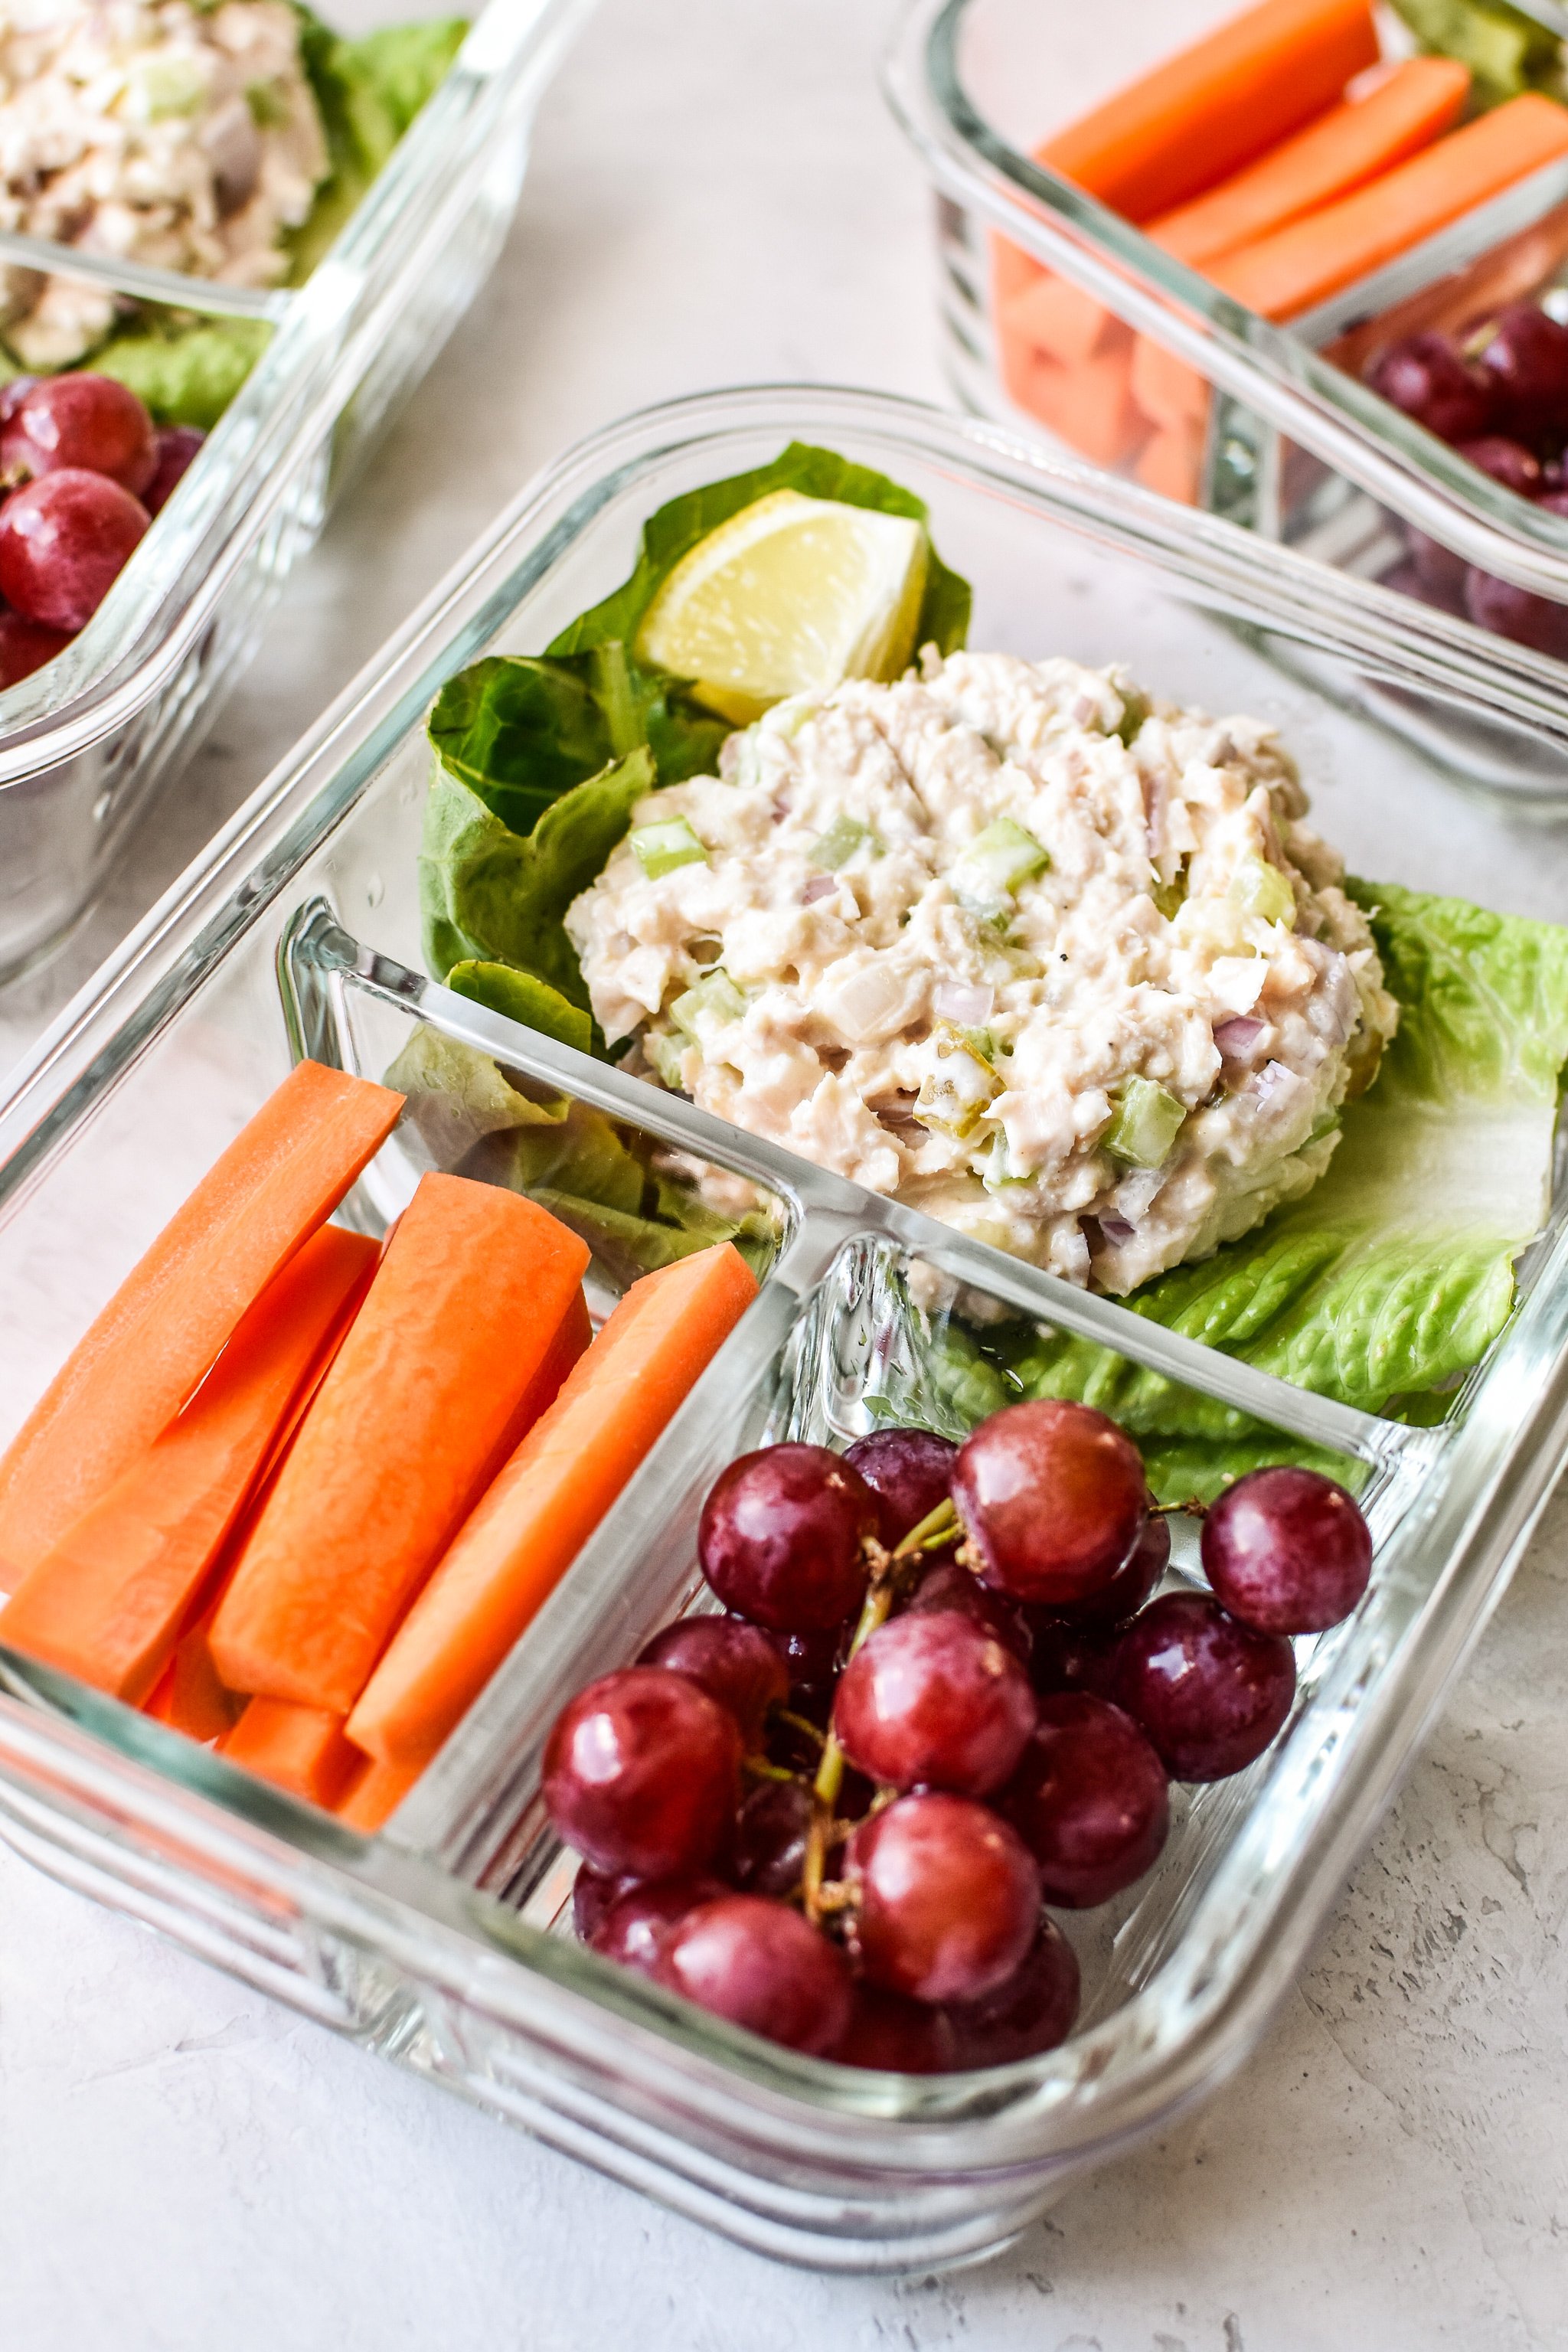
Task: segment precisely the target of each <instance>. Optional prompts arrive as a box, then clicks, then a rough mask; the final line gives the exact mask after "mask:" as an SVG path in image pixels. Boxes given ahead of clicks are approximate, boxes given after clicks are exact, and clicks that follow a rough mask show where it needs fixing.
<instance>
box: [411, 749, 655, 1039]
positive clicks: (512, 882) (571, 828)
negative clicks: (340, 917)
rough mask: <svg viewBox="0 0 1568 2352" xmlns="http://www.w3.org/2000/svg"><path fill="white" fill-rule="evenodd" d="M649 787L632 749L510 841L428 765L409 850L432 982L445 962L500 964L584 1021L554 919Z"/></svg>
mask: <svg viewBox="0 0 1568 2352" xmlns="http://www.w3.org/2000/svg"><path fill="white" fill-rule="evenodd" d="M653 782H654V774H653V760H652V757H651V755H650V754H649V753H648V752H647V751H646V750H641V751H632V752H630V753H628V755H627V756H626V759H624V760H618V761H616V762H615V764H614V765H613V766H611V767H607V768H605V769H604V770H603V771H602V772H600V773H599V774H598V775H595V776H591V777H590V778H589V779H588V781H587V782H585V783H581V784H577V785H575V786H574V789H573V790H572V791H571V792H568V793H563V794H562V796H561V798H560V799H559V800H557V801H555V802H553V803H552V805H551V806H550V807H549V808H547V809H546V810H545V812H544V814H543V815H542V817H541V818H540V819H539V822H538V824H535V825H534V827H533V829H532V831H531V832H530V833H528V834H518V833H514V832H513V831H512V830H511V828H510V825H507V824H503V823H502V822H501V819H500V817H499V816H497V815H496V814H494V812H493V810H491V809H489V807H487V806H486V804H485V803H484V802H483V801H482V800H481V799H480V798H479V795H478V793H473V792H470V791H469V789H468V785H467V784H465V783H460V782H458V778H457V777H456V776H453V775H449V774H448V773H447V771H446V769H445V768H444V767H437V771H436V773H435V776H434V778H433V780H432V782H431V785H430V796H429V798H428V800H427V801H426V804H425V832H424V838H423V841H422V843H421V845H420V852H419V893H420V906H421V909H422V912H423V915H424V927H425V955H426V961H427V963H428V965H429V968H430V970H431V971H433V972H434V973H435V975H436V977H437V980H444V979H445V978H446V976H447V973H448V972H449V971H451V969H452V967H453V965H454V964H459V963H467V962H477V963H499V964H509V965H510V966H511V968H512V969H513V970H514V971H520V972H528V973H531V975H532V977H533V978H534V979H535V980H536V981H541V982H543V984H544V985H545V987H546V988H548V989H552V990H553V991H554V992H555V993H556V994H557V995H558V996H561V997H563V998H564V999H565V1002H566V1003H567V1004H568V1005H575V1006H576V1007H577V1008H578V1009H579V1011H581V1012H584V1013H585V1012H586V1011H587V1008H588V992H587V990H586V988H585V987H584V983H583V974H582V972H581V971H580V970H579V968H578V963H577V958H576V955H575V953H574V950H573V947H572V942H571V940H569V939H568V938H567V936H566V933H565V930H564V929H563V925H562V917H563V915H564V914H565V912H566V909H567V908H568V907H569V906H570V905H571V903H572V901H573V899H574V898H576V896H577V894H578V892H579V891H581V890H585V889H586V888H587V887H588V885H589V883H590V882H591V881H593V879H594V877H595V875H596V874H598V873H600V872H601V871H602V870H603V867H604V865H605V859H606V858H607V857H608V856H609V855H610V852H611V851H612V850H613V849H614V848H615V846H616V843H617V842H618V841H619V840H620V839H621V836H622V835H623V834H624V833H625V832H626V828H627V826H628V825H629V824H630V823H631V815H632V810H633V808H634V807H635V806H636V804H637V802H638V801H639V800H641V799H642V798H643V796H644V794H645V793H649V792H651V791H652V790H653ZM533 1025H534V1026H535V1027H539V1026H541V1025H542V1024H541V1022H540V1021H539V1020H537V1019H536V1020H535V1021H534V1023H533ZM552 1034H557V1035H558V1034H560V1030H559V1028H557V1029H556V1030H555V1031H553V1032H552Z"/></svg>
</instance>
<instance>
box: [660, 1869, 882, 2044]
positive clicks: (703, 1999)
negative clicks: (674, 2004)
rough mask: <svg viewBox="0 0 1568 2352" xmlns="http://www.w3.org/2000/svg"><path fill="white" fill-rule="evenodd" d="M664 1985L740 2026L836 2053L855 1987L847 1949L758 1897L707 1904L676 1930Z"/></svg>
mask: <svg viewBox="0 0 1568 2352" xmlns="http://www.w3.org/2000/svg"><path fill="white" fill-rule="evenodd" d="M657 1975H658V1981H659V1983H661V1984H665V1985H668V1986H669V1988H670V1989H671V1990H672V1991H675V1992H682V1993H684V1994H685V1995H686V1998H687V2000H694V2001H696V2002H698V2003H699V2004H700V2007H702V2008H703V2009H710V2010H712V2011H714V2013H715V2014H716V2015H717V2016H720V2017H727V2018H728V2019H729V2020H730V2022H731V2024H732V2025H743V2026H746V2027H747V2028H749V2030H750V2031H751V2032H752V2033H762V2034H765V2035H766V2036H767V2038H768V2039H769V2041H771V2042H783V2043H784V2046H785V2048H786V2049H789V2050H804V2051H805V2052H807V2053H809V2054H810V2055H811V2056H813V2057H816V2058H831V2057H832V2056H833V2054H834V2053H835V2052H836V2051H837V2048H838V2046H839V2044H840V2042H842V2041H843V2039H844V2036H845V2033H846V2032H847V2028H848V2024H849V2015H850V2001H851V1985H850V1977H849V1969H848V1966H847V1962H846V1960H845V1958H844V1955H843V1953H842V1952H841V1951H840V1950H839V1949H838V1948H837V1945H836V1944H830V1943H829V1942H828V1940H827V1938H826V1936H822V1935H819V1934H818V1933H817V1931H816V1928H815V1927H810V1926H808V1925H807V1923H806V1922H805V1920H804V1919H803V1918H802V1917H801V1916H800V1913H799V1912H798V1911H791V1910H790V1909H788V1908H787V1906H785V1905H784V1904H783V1903H767V1902H764V1901H763V1898H762V1897H761V1896H760V1895H720V1896H719V1897H717V1898H716V1899H715V1900H714V1901H713V1902H711V1903H703V1904H700V1906H698V1908H697V1909H696V1910H695V1911H689V1912H688V1914H687V1916H686V1917H685V1918H684V1919H682V1920H681V1921H680V1922H679V1925H678V1926H676V1927H674V1928H672V1930H671V1931H670V1933H669V1935H668V1937H666V1938H665V1942H664V1948H663V1950H662V1952H661V1953H660V1955H659V1959H658V1969H657Z"/></svg>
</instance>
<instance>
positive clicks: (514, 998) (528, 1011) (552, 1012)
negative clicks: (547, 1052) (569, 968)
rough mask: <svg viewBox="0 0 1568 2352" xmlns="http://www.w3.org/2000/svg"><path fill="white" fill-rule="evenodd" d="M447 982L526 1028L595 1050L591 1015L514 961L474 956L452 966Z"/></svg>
mask: <svg viewBox="0 0 1568 2352" xmlns="http://www.w3.org/2000/svg"><path fill="white" fill-rule="evenodd" d="M447 987H448V988H449V989H451V990H453V991H454V992H455V993H456V994H457V995H458V996H467V997H468V998H469V999H470V1000H471V1001H472V1002H473V1003H475V1004H484V1005H488V1006H489V1010H490V1011H491V1012H492V1013H504V1014H505V1016H506V1018H507V1019H508V1020H509V1021H519V1022H521V1024H522V1025H523V1027H524V1028H525V1029H537V1030H538V1031H539V1032H540V1034H541V1035H542V1036H545V1037H553V1038H554V1040H555V1042H556V1044H557V1045H571V1046H574V1047H575V1049H576V1051H577V1052H578V1053H579V1054H591V1053H592V1052H593V1050H594V1024H593V1021H592V1019H591V1018H590V1016H589V1015H588V1014H587V1013H582V1012H579V1011H578V1009H577V1007H576V1005H574V1004H568V1003H567V1002H566V999H565V998H564V997H563V995H562V994H561V993H560V992H559V990H557V989H553V988H547V987H546V985H545V983H544V982H543V981H542V980H536V979H535V978H534V976H533V974H532V973H531V971H513V970H512V968H511V966H510V964H505V963H479V962H477V961H472V960H470V961H468V962H466V963H455V964H454V965H453V966H452V969H451V971H449V972H448V973H447Z"/></svg>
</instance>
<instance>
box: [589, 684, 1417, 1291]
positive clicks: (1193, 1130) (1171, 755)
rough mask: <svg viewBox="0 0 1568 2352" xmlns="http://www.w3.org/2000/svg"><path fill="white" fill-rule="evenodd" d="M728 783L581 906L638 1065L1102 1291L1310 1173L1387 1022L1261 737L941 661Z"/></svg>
mask: <svg viewBox="0 0 1568 2352" xmlns="http://www.w3.org/2000/svg"><path fill="white" fill-rule="evenodd" d="M718 765H719V769H720V773H719V774H718V775H707V776H699V777H696V778H694V779H692V780H690V781H689V782H684V783H681V784H678V785H675V786H672V787H670V788H668V789H667V790H664V791H661V792H658V793H653V794H652V795H650V796H649V797H648V798H647V800H646V801H645V802H643V803H642V804H641V805H640V806H639V808H638V809H637V813H636V815H635V818H634V822H633V826H632V830H631V832H630V833H629V834H628V835H627V837H626V840H625V841H624V842H623V843H622V845H621V846H620V847H619V848H618V849H617V850H616V853H615V855H614V856H613V857H612V858H611V859H610V862H609V864H608V865H607V866H606V867H605V871H604V872H603V874H602V875H601V876H600V877H599V878H598V879H597V880H596V881H595V883H594V884H593V885H592V887H589V888H588V889H587V890H585V891H584V892H583V893H582V895H581V896H580V897H579V898H576V899H575V900H574V902H573V904H572V907H571V908H570V910H569V912H568V915H567V918H566V929H567V931H568V934H569V936H570V938H571V940H572V943H573V945H574V948H575V949H576V950H577V952H578V954H579V956H580V958H581V961H582V969H583V976H584V981H585V982H586V984H587V988H588V991H589V995H590V998H591V1001H592V1004H593V1009H594V1013H595V1017H596V1019H597V1020H598V1022H599V1024H600V1025H601V1027H602V1028H603V1030H604V1033H605V1037H606V1039H607V1040H609V1041H610V1043H611V1044H612V1045H613V1044H615V1043H616V1042H617V1041H621V1040H626V1039H628V1038H629V1039H631V1040H633V1041H635V1042H634V1050H633V1053H632V1055H630V1057H629V1058H628V1061H627V1065H626V1066H628V1067H630V1068H632V1069H637V1070H641V1071H642V1072H643V1073H644V1074H646V1075H649V1076H655V1077H657V1078H658V1080H659V1081H660V1082H662V1083H663V1084H664V1085H666V1086H668V1087H676V1088H679V1089H680V1090H681V1091H683V1092H684V1093H686V1094H688V1095H689V1096H691V1097H692V1098H693V1099H694V1100H695V1101H696V1102H698V1103H700V1105H701V1106H702V1107H703V1108H705V1109H708V1110H711V1111H714V1112H716V1113H718V1114H719V1115H720V1116H721V1117H723V1118H730V1119H733V1120H734V1121H735V1122H736V1123H737V1124H738V1125H740V1126H742V1127H743V1128H746V1129H749V1130H751V1131H752V1133H754V1134H757V1135H761V1136H765V1137H769V1138H771V1139H773V1140H775V1141H776V1142H778V1143H781V1144H783V1145H785V1146H787V1147H788V1148H789V1149H790V1150H795V1151H798V1152H801V1153H803V1154H805V1157H806V1158H808V1159H810V1160H816V1161H817V1162H818V1163H819V1164H820V1165H821V1166H823V1167H826V1168H830V1169H834V1170H837V1171H838V1172H840V1173H841V1174H843V1175H845V1176H847V1177H851V1178H853V1179H854V1180H855V1181H857V1182H858V1183H861V1184H865V1185H868V1186H869V1187H870V1188H871V1189H872V1190H874V1191H876V1192H883V1193H888V1194H892V1195H895V1196H896V1197H897V1198H898V1199H900V1201H904V1202H909V1203H910V1204H911V1205H912V1206H915V1207H918V1208H920V1209H922V1210H925V1211H926V1212H927V1213H930V1214H931V1215H934V1216H937V1217H940V1218H942V1219H944V1220H945V1221H946V1222H947V1223H950V1224H952V1225H954V1226H956V1227H957V1228H959V1229H960V1230H961V1231H963V1232H964V1233H966V1234H973V1235H974V1236H975V1237H977V1238H979V1239H982V1240H984V1241H987V1242H990V1243H993V1244H996V1245H998V1246H1000V1247H1001V1248H1004V1249H1006V1250H1010V1251H1012V1252H1013V1253H1014V1254H1015V1255H1018V1256H1020V1257H1023V1258H1026V1259H1027V1260H1029V1261H1030V1262H1031V1263H1033V1264H1035V1265H1040V1266H1043V1267H1046V1268H1047V1269H1048V1270H1050V1271H1051V1272H1053V1273H1056V1274H1058V1275H1062V1276H1066V1277H1068V1279H1069V1280H1071V1281H1074V1282H1079V1283H1089V1282H1092V1283H1093V1284H1094V1285H1096V1286H1098V1287H1100V1288H1103V1289H1105V1290H1108V1291H1111V1292H1114V1293H1117V1294H1122V1293H1125V1292H1128V1291H1130V1290H1132V1289H1134V1288H1135V1287H1136V1286H1138V1285H1139V1284H1140V1283H1142V1282H1145V1281H1147V1280H1148V1278H1149V1277H1150V1276H1152V1275H1155V1274H1158V1273H1160V1272H1161V1271H1162V1270H1163V1269H1164V1268H1166V1267H1168V1266H1172V1265H1176V1264H1178V1263H1180V1262H1181V1261H1183V1260H1185V1259H1190V1258H1194V1257H1199V1256H1203V1255H1206V1254H1207V1253H1208V1252H1210V1251H1212V1250H1214V1249H1215V1248H1216V1247H1217V1246H1218V1244H1220V1243H1221V1242H1224V1241H1228V1240H1232V1239H1234V1238H1236V1237H1237V1235H1239V1234H1244V1233H1246V1232H1247V1231H1248V1230H1249V1229H1250V1228H1251V1227H1253V1226H1254V1225H1256V1224H1258V1223H1259V1221H1260V1220H1261V1219H1262V1218H1263V1217H1264V1216H1266V1215H1267V1214H1268V1212H1269V1211H1270V1210H1271V1209H1272V1208H1274V1207H1275V1206H1276V1205H1277V1204H1278V1203H1279V1202H1282V1201H1286V1200H1289V1199H1292V1198H1294V1197H1296V1196H1297V1195H1299V1194H1300V1193H1303V1192H1306V1191H1307V1190H1308V1189H1309V1188H1310V1186H1311V1185H1312V1184H1313V1183H1315V1182H1316V1181H1317V1180H1318V1178H1319V1177H1320V1176H1321V1174H1322V1173H1323V1171H1324V1170H1325V1169H1326V1168H1327V1166H1328V1164H1329V1160H1330V1159H1331V1155H1332V1153H1333V1150H1334V1147H1335V1144H1336V1142H1337V1140H1338V1135H1339V1123H1338V1122H1339V1111H1340V1108H1341V1106H1342V1103H1343V1102H1344V1101H1345V1100H1346V1099H1347V1098H1348V1097H1351V1096H1352V1095H1354V1094H1357V1093H1359V1092H1361V1091H1362V1090H1363V1088H1364V1087H1366V1086H1367V1085H1368V1084H1369V1083H1370V1082H1371V1080H1372V1078H1373V1076H1374V1075H1375V1073H1376V1070H1377V1066H1378V1061H1379V1057H1380V1055H1381V1054H1382V1051H1383V1047H1384V1043H1385V1042H1386V1040H1387V1039H1388V1038H1389V1037H1390V1036H1392V1034H1393V1033H1394V1025H1395V1022H1396V1020H1397V1007H1396V1006H1395V1004H1394V1000H1393V998H1392V997H1391V996H1390V995H1389V994H1388V992H1387V991H1386V990H1385V988H1384V982H1383V971H1382V968H1381V966H1380V964H1379V961H1378V956H1377V951H1376V949H1375V948H1374V946H1373V939H1372V934H1371V932H1370V930H1369V929H1368V926H1367V921H1366V918H1365V917H1364V915H1363V913H1362V911H1361V910H1360V908H1357V907H1356V906H1355V905H1354V904H1353V903H1352V900H1351V899H1350V898H1347V897H1346V895H1345V894H1344V892H1343V891H1342V889H1341V888H1340V887H1339V884H1340V879H1341V874H1342V868H1341V865H1340V861H1339V859H1338V857H1337V856H1335V854H1334V853H1333V852H1332V851H1331V849H1329V848H1328V847H1327V846H1326V845H1325V844H1324V843H1323V842H1322V841H1321V840H1320V839H1319V837H1318V836H1317V835H1315V834H1314V833H1313V832H1312V831H1310V828H1309V827H1308V826H1307V825H1306V824H1305V823H1304V822H1303V818H1304V815H1305V812H1306V806H1307V803H1306V797H1305V794H1304V793H1303V792H1302V789H1301V785H1300V780H1299V778H1298V776H1297V773H1296V770H1295V768H1294V766H1293V764H1292V762H1291V761H1290V759H1289V755H1288V754H1287V752H1286V751H1284V749H1283V748H1282V746H1281V745H1280V743H1279V740H1277V738H1276V737H1275V735H1274V733H1273V731H1272V730H1270V729H1269V728H1268V727H1267V726H1265V725H1263V724H1262V723H1261V722H1260V721H1258V720H1256V719H1245V718H1232V719H1211V718H1208V717H1207V716H1205V714H1204V713H1203V712H1202V711H1198V710H1192V709H1181V708H1179V707H1177V706H1175V705H1173V704H1168V703H1163V702H1160V701H1157V700H1153V699H1152V698H1149V697H1147V696H1145V695H1143V694H1142V693H1141V692H1140V691H1139V689H1138V688H1136V687H1135V686H1134V684H1133V683H1132V681H1131V678H1130V677H1128V675H1127V674H1126V672H1125V671H1123V670H1122V669H1121V668H1119V667H1110V668H1107V669H1104V670H1090V669H1085V668H1082V667H1079V665H1077V664H1076V663H1073V662H1070V661H1066V660H1047V661H1041V662H1027V661H1023V660H1018V659H1016V658H1015V657H1013V656H1010V655H1005V654H968V653H955V654H952V655H950V656H948V657H947V658H946V659H945V660H943V659H941V658H939V657H938V656H936V655H935V654H934V653H933V652H930V651H928V653H927V654H926V655H925V656H924V659H923V664H922V667H921V671H920V672H919V673H915V672H911V673H910V675H909V676H907V677H904V678H903V679H901V680H900V681H899V682H898V683H897V684H893V685H879V684H874V683H870V682H868V681H863V680H853V681H850V682H849V683H847V684H846V685H843V686H840V687H838V688H836V689H835V690H834V691H833V692H832V693H830V694H829V695H827V696H826V698H824V699H822V700H820V701H810V702H807V701H805V700H796V701H795V702H793V703H784V704H781V705H780V706H778V707H777V708H776V709H773V710H772V711H770V712H769V713H768V714H767V716H766V717H765V718H763V719H761V720H759V721H758V722H757V724H756V725H754V726H752V727H750V728H748V729H746V730H743V731H742V732H740V733H737V734H734V735H731V737H730V738H729V739H728V740H727V741H726V743H725V745H724V748H723V751H722V753H721V758H720V761H719V762H718Z"/></svg>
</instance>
